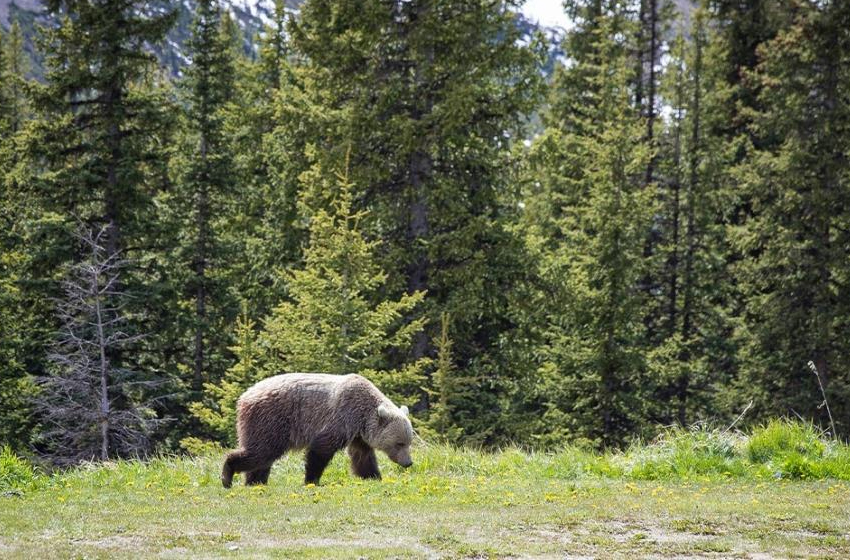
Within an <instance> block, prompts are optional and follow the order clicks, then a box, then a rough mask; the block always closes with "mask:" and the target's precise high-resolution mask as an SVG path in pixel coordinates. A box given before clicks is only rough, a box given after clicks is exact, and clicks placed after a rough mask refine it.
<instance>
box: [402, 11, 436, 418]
mask: <svg viewBox="0 0 850 560" xmlns="http://www.w3.org/2000/svg"><path fill="white" fill-rule="evenodd" d="M430 9H431V6H430V2H428V1H427V0H423V1H422V2H420V3H419V5H418V7H416V8H413V9H412V11H411V14H410V24H411V26H415V25H417V24H418V21H419V20H421V19H422V18H423V17H426V16H427V15H428V12H429V11H430ZM424 49H425V52H424V53H423V55H424V56H422V57H417V58H418V59H419V60H420V61H421V62H419V63H418V64H417V66H416V68H415V69H414V75H413V80H414V81H413V84H412V85H413V88H412V91H411V93H412V94H413V95H417V92H419V91H423V92H425V93H424V94H423V95H424V99H421V100H416V99H415V100H414V104H415V105H414V109H413V113H412V115H411V116H412V117H413V119H414V120H415V121H417V122H420V123H421V121H422V119H423V117H425V116H427V115H428V114H429V113H430V112H431V110H432V109H433V104H434V102H433V99H432V98H431V94H430V93H427V92H429V91H430V90H429V88H427V87H423V86H425V80H426V79H427V78H426V77H427V75H428V68H427V66H430V65H431V64H432V63H433V62H434V52H433V47H432V46H431V45H430V44H429V43H426V45H425V47H424ZM420 140H421V142H422V144H421V145H420V146H419V147H418V148H417V149H416V150H415V151H414V152H413V153H412V154H411V156H410V159H409V161H408V177H409V181H410V189H411V191H412V192H411V201H410V214H409V224H408V240H409V242H410V244H411V245H412V247H413V251H414V256H413V262H412V263H411V264H410V266H409V268H408V277H407V290H408V292H410V293H413V292H416V291H425V290H427V289H428V265H429V263H428V255H427V249H426V248H425V244H424V243H423V242H424V241H425V240H426V239H427V238H428V235H429V233H430V227H429V216H428V188H429V187H430V184H431V179H432V176H433V161H432V157H431V154H430V153H429V139H428V138H427V137H421V138H420ZM428 347H429V341H428V336H427V334H426V333H425V332H424V331H419V332H418V333H417V334H416V335H415V336H414V339H413V345H412V348H411V354H412V356H411V357H412V358H413V359H414V360H418V359H420V358H422V357H424V356H425V355H427V353H428V350H429V348H428ZM424 398H426V399H427V397H424ZM423 404H424V403H423Z"/></svg>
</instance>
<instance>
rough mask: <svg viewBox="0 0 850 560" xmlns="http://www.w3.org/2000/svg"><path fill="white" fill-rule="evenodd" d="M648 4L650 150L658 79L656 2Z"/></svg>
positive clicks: (651, 170)
mask: <svg viewBox="0 0 850 560" xmlns="http://www.w3.org/2000/svg"><path fill="white" fill-rule="evenodd" d="M648 2H649V22H648V23H649V61H648V62H649V80H648V83H647V99H646V143H647V145H648V146H649V147H650V148H653V147H654V146H655V86H656V84H655V82H656V80H657V79H658V78H657V76H656V73H655V66H656V63H657V60H656V59H657V57H658V0H648ZM655 159H656V158H655V153H654V152H653V153H652V154H651V155H650V158H649V163H648V164H647V166H646V180H645V183H646V185H647V186H648V185H650V184H651V183H652V181H653V180H654V178H655V177H654V175H655Z"/></svg>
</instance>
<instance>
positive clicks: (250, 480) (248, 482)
mask: <svg viewBox="0 0 850 560" xmlns="http://www.w3.org/2000/svg"><path fill="white" fill-rule="evenodd" d="M271 470H272V468H271V467H266V468H263V469H256V470H253V471H248V472H247V473H245V486H254V485H255V484H268V483H269V474H270V473H271Z"/></svg>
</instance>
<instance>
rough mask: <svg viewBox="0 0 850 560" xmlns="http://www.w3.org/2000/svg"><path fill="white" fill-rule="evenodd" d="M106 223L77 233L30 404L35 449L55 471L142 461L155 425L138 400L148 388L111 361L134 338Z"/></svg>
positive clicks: (119, 262)
mask: <svg viewBox="0 0 850 560" xmlns="http://www.w3.org/2000/svg"><path fill="white" fill-rule="evenodd" d="M110 227H111V226H110V224H106V225H104V226H102V227H100V228H96V229H91V228H89V227H86V226H80V227H79V228H78V230H77V232H76V235H75V237H76V240H77V242H78V243H79V246H80V253H79V254H80V255H81V257H80V259H79V260H78V262H76V263H75V264H73V265H72V266H70V267H69V269H68V272H67V275H66V277H65V280H64V281H63V282H62V288H63V292H64V296H63V297H62V298H60V299H58V300H57V301H56V313H57V316H58V319H59V321H60V323H61V328H60V330H59V331H57V333H56V336H55V340H54V343H53V345H52V347H51V351H50V354H49V356H48V357H49V360H50V363H51V366H52V367H51V371H50V375H48V376H45V377H42V378H40V379H39V382H40V385H41V392H40V396H39V398H38V402H37V410H38V412H39V413H40V414H39V415H40V418H39V420H40V421H41V424H42V426H43V430H42V432H41V441H40V442H39V443H40V447H41V448H42V449H43V451H44V453H45V455H46V456H47V457H48V458H50V459H51V460H52V461H53V462H55V463H57V464H73V463H78V462H80V461H85V460H93V459H100V460H107V459H109V458H112V457H124V456H137V455H142V454H144V453H145V451H147V449H148V447H149V440H148V435H149V434H150V433H151V430H152V429H153V428H154V426H155V424H156V423H157V422H158V420H157V419H156V416H155V414H154V413H153V410H152V408H151V404H152V402H151V401H149V400H146V395H147V394H148V393H150V390H151V389H152V387H153V385H154V383H153V382H151V381H146V380H142V379H141V378H140V376H139V375H137V374H136V373H135V372H133V371H132V370H130V369H127V368H124V367H121V365H120V364H119V363H117V362H118V360H117V359H115V358H116V357H117V356H119V355H120V354H121V352H122V350H125V349H127V348H128V347H129V346H130V345H131V344H132V343H133V342H135V341H137V340H138V339H139V338H140V335H139V334H131V333H130V332H128V330H127V317H126V315H125V313H124V303H125V302H126V300H127V295H126V294H124V293H122V291H121V287H120V286H121V285H120V283H119V277H120V276H121V273H122V270H123V269H124V268H125V266H126V264H127V263H126V261H124V260H123V259H122V258H121V256H120V254H119V253H118V252H116V251H114V250H111V249H110V248H109V247H111V245H110V244H109V242H108V241H109V231H110Z"/></svg>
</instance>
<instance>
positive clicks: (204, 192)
mask: <svg viewBox="0 0 850 560" xmlns="http://www.w3.org/2000/svg"><path fill="white" fill-rule="evenodd" d="M200 153H201V166H202V167H201V169H203V170H204V171H203V173H202V176H201V180H200V185H199V186H198V194H197V209H196V218H195V219H196V226H197V228H198V239H197V242H196V246H195V282H196V286H195V321H196V323H195V359H194V376H193V380H192V387H193V389H194V390H196V391H200V390H201V389H202V388H203V384H204V356H205V350H206V349H205V347H204V334H205V332H206V323H207V278H206V269H207V249H208V245H209V231H208V230H209V191H208V187H207V180H208V173H207V165H208V163H207V138H206V135H205V133H204V132H202V133H201V140H200Z"/></svg>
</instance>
